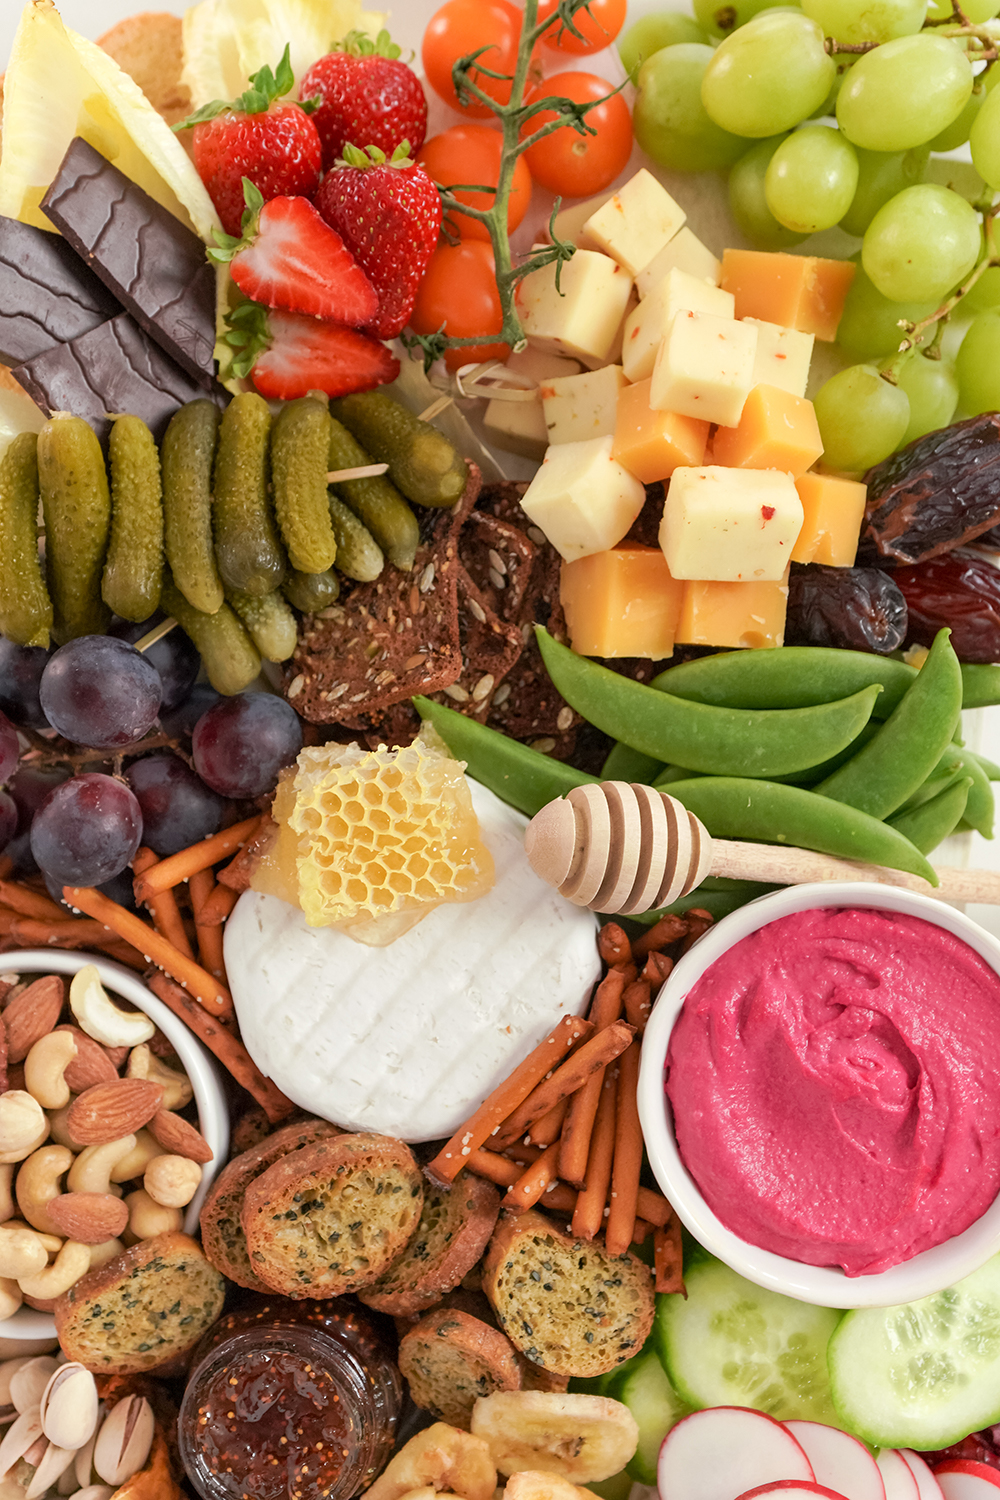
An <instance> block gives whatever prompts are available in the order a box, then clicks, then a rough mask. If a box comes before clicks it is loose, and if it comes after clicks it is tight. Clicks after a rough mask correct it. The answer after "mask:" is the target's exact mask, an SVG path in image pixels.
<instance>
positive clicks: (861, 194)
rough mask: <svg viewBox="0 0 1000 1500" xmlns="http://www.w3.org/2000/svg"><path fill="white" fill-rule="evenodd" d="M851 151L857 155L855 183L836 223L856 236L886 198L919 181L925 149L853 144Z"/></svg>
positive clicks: (859, 234) (925, 163)
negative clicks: (867, 147) (889, 149)
mask: <svg viewBox="0 0 1000 1500" xmlns="http://www.w3.org/2000/svg"><path fill="white" fill-rule="evenodd" d="M854 151H855V155H856V156H857V158H858V186H857V190H856V191H855V194H854V197H853V199H852V200H851V206H850V208H849V209H848V210H847V212H846V214H844V216H843V218H842V219H841V221H840V227H841V229H843V230H844V232H845V233H846V234H856V235H857V236H858V238H859V239H860V238H861V236H862V235H863V234H864V232H865V230H866V229H867V228H868V226H869V224H870V223H871V221H872V219H874V217H875V215H876V214H877V213H878V211H879V209H880V208H882V207H884V205H885V204H886V203H888V202H889V199H890V198H895V196H896V194H897V193H901V192H902V191H903V189H904V188H907V187H915V186H916V184H917V183H918V182H922V181H923V179H924V173H925V172H926V170H927V152H926V150H917V151H895V152H891V153H889V152H885V151H866V150H865V149H864V148H863V147H862V146H855V148H854Z"/></svg>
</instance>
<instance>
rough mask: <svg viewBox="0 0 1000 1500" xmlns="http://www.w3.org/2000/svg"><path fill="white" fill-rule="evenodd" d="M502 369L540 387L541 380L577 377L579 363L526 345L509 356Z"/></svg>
mask: <svg viewBox="0 0 1000 1500" xmlns="http://www.w3.org/2000/svg"><path fill="white" fill-rule="evenodd" d="M504 369H505V370H513V372H514V374H515V375H526V376H527V377H528V378H529V379H530V380H534V381H535V382H536V384H538V385H541V383H542V381H543V380H556V379H558V378H559V377H560V376H562V375H579V373H580V361H579V360H578V359H567V358H566V356H565V355H564V354H550V353H548V351H547V350H545V349H533V348H532V347H531V345H530V344H527V345H526V346H525V347H524V348H523V349H519V350H518V351H517V352H516V353H515V354H512V355H510V357H509V358H508V360H507V362H506V364H505V365H504Z"/></svg>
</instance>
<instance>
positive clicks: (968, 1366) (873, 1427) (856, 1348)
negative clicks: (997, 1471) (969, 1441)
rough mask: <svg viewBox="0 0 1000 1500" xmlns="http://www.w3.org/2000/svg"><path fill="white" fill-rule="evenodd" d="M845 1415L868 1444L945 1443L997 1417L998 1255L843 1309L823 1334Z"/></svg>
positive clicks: (999, 1407) (940, 1445)
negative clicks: (915, 1290) (895, 1302)
mask: <svg viewBox="0 0 1000 1500" xmlns="http://www.w3.org/2000/svg"><path fill="white" fill-rule="evenodd" d="M829 1359H830V1382H831V1388H832V1393H833V1400H834V1404H835V1406H836V1408H837V1411H838V1412H839V1413H840V1417H841V1420H842V1422H843V1423H844V1425H846V1426H847V1427H849V1428H850V1430H851V1431H852V1432H856V1433H857V1434H858V1436H859V1437H862V1438H864V1439H865V1441H866V1442H868V1443H871V1444H872V1445H873V1446H875V1447H882V1448H925V1449H926V1448H946V1447H948V1446H949V1444H951V1443H957V1442H958V1441H959V1439H961V1438H963V1437H965V1435H966V1433H969V1432H976V1431H978V1430H979V1429H980V1428H983V1427H991V1426H992V1425H993V1423H994V1422H997V1421H1000V1256H997V1255H995V1256H993V1258H992V1259H991V1260H988V1261H987V1262H986V1264H985V1265H984V1266H980V1268H979V1270H978V1271H973V1273H972V1275H971V1276H966V1277H964V1278H963V1280H962V1281H959V1282H957V1283H956V1285H955V1286H953V1287H949V1288H948V1289H947V1290H946V1291H943V1292H938V1293H937V1294H936V1295H935V1296H933V1297H921V1299H920V1300H919V1302H909V1303H905V1304H903V1305H902V1306H900V1307H872V1308H859V1309H858V1310H857V1311H855V1312H849V1313H848V1314H847V1315H846V1316H845V1318H844V1319H843V1321H842V1322H841V1324H840V1327H839V1328H838V1329H837V1331H836V1333H835V1334H834V1335H833V1337H832V1339H831V1340H830V1353H829Z"/></svg>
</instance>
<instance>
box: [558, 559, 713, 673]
mask: <svg viewBox="0 0 1000 1500" xmlns="http://www.w3.org/2000/svg"><path fill="white" fill-rule="evenodd" d="M683 588H684V585H683V584H681V583H678V582H676V581H675V580H674V579H673V578H671V576H670V573H669V570H668V568H667V564H666V562H665V561H664V557H663V553H662V552H661V551H660V549H659V547H640V546H639V545H638V544H633V543H626V544H624V545H622V546H621V547H613V548H611V550H610V551H608V552H595V553H593V554H592V555H591V556H590V557H581V558H578V559H576V560H575V561H573V562H564V563H563V565H562V571H561V573H560V580H559V598H560V601H561V603H562V607H563V612H564V614H565V616H566V624H567V627H568V628H569V638H570V643H571V645H572V647H573V650H574V651H576V652H578V653H579V654H580V655H581V656H643V657H646V658H648V659H649V660H650V661H660V660H662V658H663V657H665V656H670V655H672V653H673V649H674V634H675V631H676V629H677V619H678V616H679V614H680V608H681V594H682V591H683Z"/></svg>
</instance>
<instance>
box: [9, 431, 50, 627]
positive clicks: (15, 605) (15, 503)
mask: <svg viewBox="0 0 1000 1500" xmlns="http://www.w3.org/2000/svg"><path fill="white" fill-rule="evenodd" d="M37 521H38V438H37V436H36V435H35V433H33V432H20V433H18V435H17V437H16V438H14V440H13V442H12V443H11V444H10V446H9V447H8V448H7V451H6V453H5V454H4V456H3V458H2V459H0V634H2V635H5V636H6V637H7V639H8V640H9V641H13V642H14V644H15V646H46V647H47V646H48V644H49V631H50V630H51V629H52V600H51V599H50V598H49V591H48V589H47V588H46V587H45V580H44V578H43V577H42V568H41V564H40V563H39V561H38V532H37Z"/></svg>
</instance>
